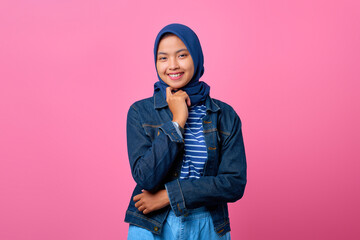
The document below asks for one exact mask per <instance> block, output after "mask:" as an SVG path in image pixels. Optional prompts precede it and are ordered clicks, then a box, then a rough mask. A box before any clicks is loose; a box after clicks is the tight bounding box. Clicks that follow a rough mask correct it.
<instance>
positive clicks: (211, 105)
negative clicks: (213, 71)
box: [154, 91, 220, 112]
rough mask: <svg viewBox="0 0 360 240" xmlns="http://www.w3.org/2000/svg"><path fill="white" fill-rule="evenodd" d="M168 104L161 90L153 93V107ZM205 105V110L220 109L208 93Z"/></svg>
mask: <svg viewBox="0 0 360 240" xmlns="http://www.w3.org/2000/svg"><path fill="white" fill-rule="evenodd" d="M167 106H168V104H167V102H166V100H165V98H164V97H163V95H162V93H161V91H157V92H155V93H154V108H155V109H159V108H164V107H167ZM205 106H206V111H211V112H217V111H219V110H220V107H219V106H218V105H217V104H216V103H215V102H214V100H213V99H212V98H211V97H210V96H209V95H208V96H207V98H206V100H205Z"/></svg>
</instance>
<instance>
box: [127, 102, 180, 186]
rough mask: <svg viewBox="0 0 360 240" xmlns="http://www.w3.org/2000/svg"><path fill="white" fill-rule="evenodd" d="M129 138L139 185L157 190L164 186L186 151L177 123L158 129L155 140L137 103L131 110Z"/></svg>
mask: <svg viewBox="0 0 360 240" xmlns="http://www.w3.org/2000/svg"><path fill="white" fill-rule="evenodd" d="M126 135H127V148H128V155H129V161H130V167H131V173H132V176H133V178H134V180H135V182H136V183H137V184H138V185H139V186H140V187H142V188H143V189H145V190H148V191H154V190H156V188H157V187H158V186H159V185H160V184H163V179H164V178H165V176H166V175H167V173H168V172H169V169H170V168H171V166H172V164H173V161H174V160H175V159H176V156H177V154H178V153H179V151H182V149H183V148H184V143H183V140H182V137H181V136H179V134H178V132H177V131H176V129H175V127H174V124H173V123H172V122H171V121H168V122H166V123H164V124H162V125H160V126H159V127H158V128H157V129H156V134H155V135H156V136H155V138H154V139H153V140H151V138H150V137H149V136H148V135H147V134H146V132H145V129H144V128H143V126H142V123H141V119H140V116H139V113H138V111H137V110H136V107H135V106H134V104H133V105H132V106H131V107H130V109H129V111H128V115H127V125H126Z"/></svg>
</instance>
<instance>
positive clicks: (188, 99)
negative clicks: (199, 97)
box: [186, 97, 191, 107]
mask: <svg viewBox="0 0 360 240" xmlns="http://www.w3.org/2000/svg"><path fill="white" fill-rule="evenodd" d="M186 104H187V105H188V106H189V107H190V106H191V100H190V97H188V98H187V99H186Z"/></svg>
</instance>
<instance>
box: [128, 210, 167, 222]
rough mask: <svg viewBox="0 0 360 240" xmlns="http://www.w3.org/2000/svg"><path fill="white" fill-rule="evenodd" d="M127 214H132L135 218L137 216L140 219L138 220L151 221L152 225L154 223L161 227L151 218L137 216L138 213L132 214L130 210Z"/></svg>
mask: <svg viewBox="0 0 360 240" xmlns="http://www.w3.org/2000/svg"><path fill="white" fill-rule="evenodd" d="M126 212H127V213H129V214H132V215H134V216H136V217H138V218H142V219H144V220H146V221H149V222H151V223H154V224H155V225H157V226H160V225H159V223H158V222H156V221H154V220H152V219H151V218H147V217H144V216H142V215H140V214H137V213H136V212H131V211H129V210H128V211H126Z"/></svg>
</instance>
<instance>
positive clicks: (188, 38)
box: [154, 23, 210, 106]
mask: <svg viewBox="0 0 360 240" xmlns="http://www.w3.org/2000/svg"><path fill="white" fill-rule="evenodd" d="M166 33H173V34H175V35H176V36H177V37H179V38H180V39H181V41H183V43H184V44H185V46H186V48H187V49H188V51H189V52H190V55H191V57H192V59H193V62H194V75H193V77H192V79H191V80H190V82H189V83H188V84H187V85H186V86H184V87H182V88H181V90H183V91H185V92H186V93H187V94H188V95H189V97H190V101H191V105H192V106H193V105H196V104H198V103H200V102H203V101H205V99H206V97H207V95H209V92H210V87H209V85H207V84H206V83H205V82H200V81H199V79H200V77H201V76H202V75H203V74H204V56H203V52H202V49H201V45H200V41H199V39H198V37H197V35H196V34H195V32H194V31H193V30H191V29H190V28H189V27H187V26H185V25H182V24H178V23H173V24H169V25H167V26H165V27H164V28H163V29H161V31H160V32H159V33H158V35H157V37H156V40H155V46H154V57H155V68H156V60H157V50H158V47H159V42H160V40H161V38H162V37H163V36H164V34H166ZM157 75H158V79H159V81H158V82H156V83H155V84H154V94H155V93H156V92H157V91H161V92H162V94H163V96H164V98H165V99H166V88H167V87H168V86H169V85H167V84H166V83H165V82H164V81H163V80H162V79H161V78H160V76H159V73H157Z"/></svg>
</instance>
